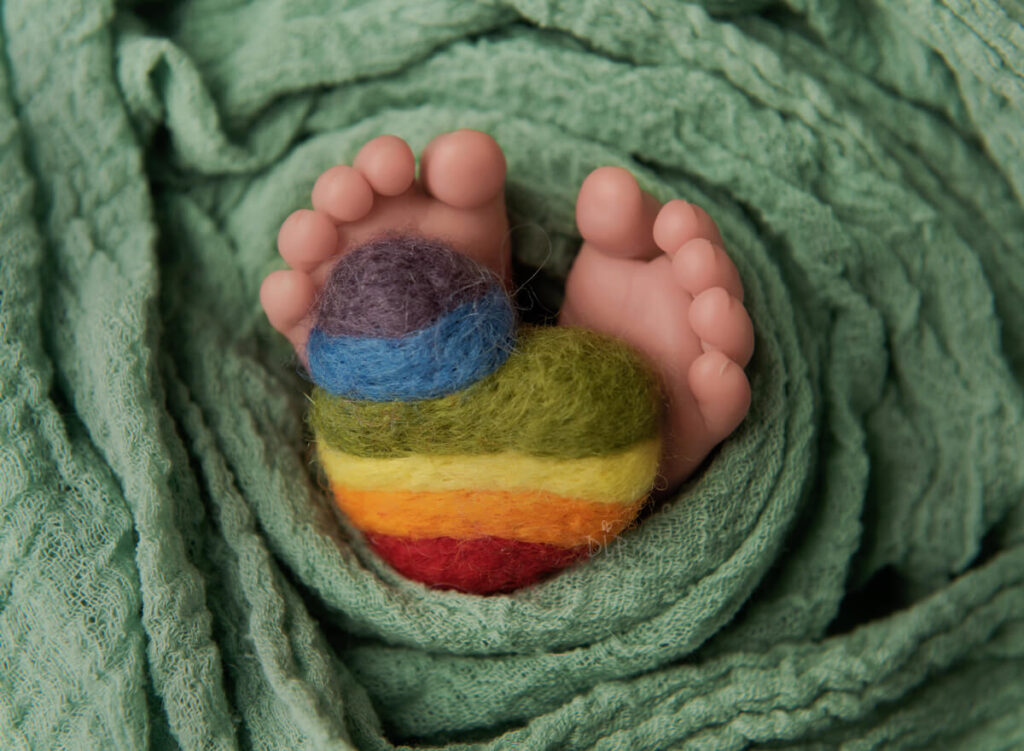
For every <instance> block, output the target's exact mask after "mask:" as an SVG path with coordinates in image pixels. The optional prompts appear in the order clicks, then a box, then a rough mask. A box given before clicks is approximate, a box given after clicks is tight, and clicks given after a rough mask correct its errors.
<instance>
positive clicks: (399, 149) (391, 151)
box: [352, 136, 416, 196]
mask: <svg viewBox="0 0 1024 751" xmlns="http://www.w3.org/2000/svg"><path fill="white" fill-rule="evenodd" d="M352 166H353V167H355V169H356V170H358V171H359V172H360V173H361V174H362V175H363V177H365V178H366V181H367V182H368V183H369V184H370V187H371V188H373V189H374V190H375V191H376V192H377V193H380V194H381V195H382V196H397V195H401V194H402V193H404V192H405V191H407V190H408V189H409V187H410V186H411V185H412V181H413V180H414V179H415V178H416V157H415V156H414V155H413V153H412V149H410V148H409V144H407V143H406V142H405V141H403V140H402V139H401V138H399V137H398V136H378V137H377V138H374V139H373V140H372V141H369V142H368V143H367V144H366V145H365V146H363V148H361V149H360V150H359V153H358V154H356V158H355V161H353V162H352Z"/></svg>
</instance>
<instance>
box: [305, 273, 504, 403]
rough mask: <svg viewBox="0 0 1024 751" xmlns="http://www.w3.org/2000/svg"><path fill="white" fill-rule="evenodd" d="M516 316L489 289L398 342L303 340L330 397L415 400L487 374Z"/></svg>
mask: <svg viewBox="0 0 1024 751" xmlns="http://www.w3.org/2000/svg"><path fill="white" fill-rule="evenodd" d="M515 325H516V320H515V312H514V311H513V310H512V306H511V304H510V302H509V299H508V296H507V295H506V294H505V292H504V290H501V289H492V290H490V291H488V292H487V293H486V294H484V295H483V296H482V297H478V298H477V299H475V300H470V301H469V302H466V303H463V304H462V305H460V306H458V307H457V308H455V309H454V310H452V311H450V312H448V313H445V314H444V315H442V316H441V317H439V318H438V319H437V320H436V321H434V323H432V324H431V325H430V326H427V327H426V328H423V329H420V330H419V331H415V332H413V333H411V334H407V335H405V336H402V337H397V338H390V337H389V338H383V337H380V338H378V337H362V336H329V335H328V334H325V333H324V332H323V331H321V330H320V329H319V328H314V329H313V331H312V332H311V333H310V335H309V343H308V344H307V346H306V354H307V356H308V358H309V369H310V374H311V375H312V377H313V380H314V381H315V382H316V383H317V385H318V386H320V387H321V388H324V389H326V390H327V391H329V392H331V393H332V394H338V395H339V396H344V397H347V398H349V399H359V400H363V401H376V402H384V401H414V400H418V399H433V398H436V397H439V396H444V395H445V394H451V393H453V392H455V391H459V390H461V389H463V388H465V387H466V386H469V385H470V384H472V383H474V382H476V381H478V380H480V379H481V378H483V377H484V376H486V375H488V374H490V373H492V372H494V371H495V370H497V369H498V368H500V367H501V366H502V364H504V362H505V360H506V359H508V356H509V354H510V353H511V351H512V348H513V347H514V346H515Z"/></svg>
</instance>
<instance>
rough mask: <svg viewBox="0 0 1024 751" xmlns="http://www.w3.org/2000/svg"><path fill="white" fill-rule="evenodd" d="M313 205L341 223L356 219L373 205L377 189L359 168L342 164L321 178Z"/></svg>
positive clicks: (366, 212)
mask: <svg viewBox="0 0 1024 751" xmlns="http://www.w3.org/2000/svg"><path fill="white" fill-rule="evenodd" d="M313 208H314V209H316V210H317V211H322V212H324V213H326V214H329V215H330V216H331V217H332V218H333V219H334V220H335V221H337V222H355V221H358V220H360V219H362V218H363V217H364V216H366V215H367V214H369V213H370V209H372V208H373V188H371V187H370V184H369V183H368V182H367V181H366V178H365V177H363V175H362V173H360V172H359V170H357V169H356V168H355V167H349V166H348V165H347V164H339V165H338V166H337V167H331V168H330V169H329V170H327V171H326V172H324V173H323V174H322V175H320V177H318V178H317V181H316V184H315V185H314V186H313Z"/></svg>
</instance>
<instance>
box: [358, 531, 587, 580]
mask: <svg viewBox="0 0 1024 751" xmlns="http://www.w3.org/2000/svg"><path fill="white" fill-rule="evenodd" d="M366 539H367V540H369V542H370V545H372V546H373V549H374V550H376V551H377V553H378V555H380V557H381V558H383V559H384V560H385V561H387V562H388V563H389V564H391V566H392V567H393V568H394V569H395V570H396V571H398V572H399V573H400V574H402V575H403V576H405V577H407V578H409V579H414V580H416V581H420V582H423V583H424V584H427V585H428V586H431V587H435V588H437V589H457V590H459V591H461V592H469V593H471V594H479V595H487V594H495V593H498V592H509V591H511V590H514V589H518V588H519V587H524V586H526V585H527V584H533V583H534V582H536V581H539V580H540V579H542V578H544V577H545V576H547V575H548V574H551V573H554V572H555V571H559V570H560V569H563V568H565V567H566V566H568V565H570V564H572V563H574V562H576V561H578V560H580V559H582V558H586V557H587V555H588V553H589V548H588V547H587V546H586V545H580V546H577V547H574V548H564V547H559V546H557V545H548V544H546V543H541V542H523V541H521V540H508V539H504V538H501V537H475V538H471V539H464V540H457V539H455V538H453V537H430V538H420V539H412V538H408V537H398V536H394V535H382V534H374V533H368V534H367V535H366Z"/></svg>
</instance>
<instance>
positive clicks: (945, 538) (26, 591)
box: [0, 0, 1024, 751]
mask: <svg viewBox="0 0 1024 751" xmlns="http://www.w3.org/2000/svg"><path fill="white" fill-rule="evenodd" d="M0 8H2V19H0V22H2V35H0V44H2V49H3V55H2V58H0V188H2V189H0V264H2V266H0V748H3V749H5V750H6V749H11V750H15V749H47V750H49V749H61V748H63V749H73V750H75V751H78V750H80V749H104V750H108V749H139V748H144V747H147V745H148V746H151V747H153V748H157V749H174V748H181V749H188V750H192V749H234V748H241V749H248V748H259V749H275V750H276V749H345V748H352V747H357V748H360V749H389V748H392V747H393V746H406V745H408V746H422V745H427V744H433V745H445V746H446V747H450V748H456V747H458V748H467V749H468V748H474V749H475V748H480V749H551V750H552V751H554V750H555V749H584V748H595V749H609V750H615V749H668V748H680V749H683V748H685V749H743V748H760V747H765V748H773V749H781V748H792V749H804V750H808V751H809V750H810V749H832V748H836V747H842V748H844V749H867V748H873V747H876V746H877V747H884V748H917V747H923V748H929V749H940V748H950V749H968V750H971V751H974V750H976V749H981V750H982V751H986V750H988V749H1009V748H1014V747H1020V746H1022V745H1024V419H1022V417H1024V415H1022V411H1024V398H1022V383H1024V27H1022V22H1024V5H1022V4H1021V3H1020V2H1019V1H1018V0H1013V2H1009V1H1007V2H1004V3H996V2H992V1H991V0H971V1H968V0H943V1H942V2H939V1H937V0H894V1H889V0H885V1H884V2H883V1H882V0H779V1H778V2H770V1H767V0H762V1H760V2H758V1H757V0H747V1H743V0H732V1H728V0H715V1H713V0H706V2H704V3H703V4H698V3H682V2H675V1H674V0H587V1H584V0H577V1H576V2H572V1H570V0H564V1H563V2H558V1H557V0H505V1H501V2H499V1H497V0H495V1H494V2H467V1H465V0H350V1H349V2H330V1H329V0H254V1H253V2H248V3H242V2H237V1H235V0H192V1H191V2H177V3H171V2H155V1H154V2H136V3H129V2H126V3H122V4H120V5H114V4H113V3H111V2H104V1H102V0H45V1H41V0H5V2H3V4H2V6H0ZM457 127H472V128H479V129H483V130H486V131H488V132H490V133H492V134H493V135H494V136H495V137H496V138H497V139H498V141H499V142H500V143H501V145H502V146H503V147H504V149H505V152H506V154H507V157H508V163H509V203H510V209H511V211H512V214H513V224H515V225H516V229H515V231H514V232H513V241H514V242H515V244H516V252H517V256H518V258H519V260H520V262H521V263H522V265H523V268H524V270H525V271H526V273H531V270H535V269H536V268H537V267H542V269H541V271H539V272H538V275H537V276H536V277H535V278H534V279H533V281H532V283H531V287H530V290H528V292H531V291H532V293H533V294H534V295H535V296H539V298H540V299H541V300H545V301H546V304H548V305H553V304H555V303H556V302H557V300H556V299H555V298H557V290H558V280H559V279H560V278H561V277H562V276H563V275H564V273H565V271H566V269H567V267H568V264H569V263H570V261H571V258H572V253H573V249H574V247H575V244H576V243H577V242H578V238H576V237H574V228H573V223H572V207H573V199H574V197H575V191H576V190H577V188H578V186H579V184H580V182H581V180H582V178H583V177H584V176H585V175H586V174H587V172H588V171H589V170H591V169H592V168H594V167H596V166H598V165H601V164H621V165H624V166H627V167H629V168H630V169H632V170H634V171H635V173H636V174H637V175H638V177H639V179H640V180H641V182H642V183H643V185H644V186H645V187H647V188H648V189H649V190H651V191H653V192H655V193H656V194H657V195H658V196H660V197H661V198H663V199H669V198H672V197H676V196H681V197H684V198H687V199H689V200H693V201H696V202H699V203H701V204H702V205H703V206H705V207H706V208H707V209H708V210H709V211H710V212H711V213H712V215H713V216H714V217H715V218H716V219H717V220H718V222H719V224H720V226H721V227H722V229H723V232H724V234H725V237H726V239H727V242H728V244H729V246H730V249H731V251H732V253H733V255H734V258H735V260H736V263H737V265H738V267H739V269H740V272H741V274H742V275H743V278H744V283H745V285H746V289H747V292H748V297H747V301H748V304H749V308H750V310H751V313H752V315H753V318H754V320H755V325H756V327H757V335H758V345H757V353H756V356H755V359H754V361H753V362H752V364H751V366H750V369H749V373H750V376H751V380H752V384H753V387H754V404H753V407H752V411H751V414H750V416H749V418H748V420H747V421H746V422H745V424H744V426H743V427H742V428H741V429H740V430H739V432H737V433H736V434H735V436H734V437H733V438H732V439H730V440H729V441H728V442H727V443H726V444H725V445H724V447H723V448H722V450H721V451H720V452H719V453H718V454H717V455H715V457H714V459H713V461H712V463H711V464H710V465H709V466H708V467H707V469H706V471H704V472H703V473H701V475H700V476H699V477H698V478H697V479H696V480H695V481H693V482H692V483H691V484H690V485H689V486H687V487H686V488H684V491H683V492H682V493H681V495H680V496H679V497H678V498H677V499H675V500H673V501H672V502H670V503H668V504H667V505H666V506H665V507H664V508H662V509H661V510H660V511H659V512H658V513H656V514H654V515H653V516H651V517H650V518H648V519H647V520H646V521H645V522H644V524H643V525H642V526H641V527H640V528H639V529H637V530H634V531H632V532H630V533H628V534H626V535H625V536H624V537H623V538H622V539H621V540H620V541H618V542H616V543H615V544H614V545H613V546H611V547H609V548H608V549H606V550H605V551H603V552H602V553H601V554H599V555H597V556H596V557H595V558H594V559H593V560H592V561H591V562H589V563H587V564H586V565H583V566H579V567H577V568H574V569H571V570H569V571H567V572H565V573H564V574H562V575H560V576H558V577H556V578H555V579H553V580H551V581H549V582H547V583H544V584H542V585H540V586H537V587H533V588H530V589H527V590H524V591H521V592H519V593H516V594H514V595H512V596H502V597H492V598H479V597H474V596H468V595H461V594H457V593H451V592H434V591H428V590H425V589H423V588H421V587H420V586H418V585H415V584H412V583H409V582H406V581H403V580H401V579H400V578H398V577H397V576H395V575H394V574H392V573H391V572H390V571H389V570H388V569H387V568H386V567H385V566H384V565H382V564H380V563H378V562H376V561H375V560H374V559H373V557H372V556H371V555H369V554H368V552H367V550H366V549H365V548H364V546H363V545H362V544H361V543H360V542H359V540H358V539H357V538H356V537H355V536H353V535H352V534H351V531H350V530H348V529H346V528H345V527H344V525H343V524H342V523H341V522H340V521H339V520H338V519H337V517H336V516H335V515H334V514H333V513H332V511H331V509H330V508H329V505H328V504H327V503H326V501H325V500H324V497H323V494H322V493H321V491H320V489H319V488H318V486H317V481H316V477H315V473H314V471H313V469H312V468H311V465H310V463H309V458H308V453H307V450H306V435H305V432H304V426H303V414H304V410H305V408H306V404H307V402H306V399H305V397H304V391H305V390H306V389H307V384H306V383H305V382H304V381H303V380H302V379H301V378H300V377H299V375H298V373H297V367H296V365H295V362H294V360H293V359H291V357H290V356H289V353H288V351H287V348H286V346H285V344H284V342H283V341H281V340H280V339H279V338H278V337H277V336H276V335H275V334H274V333H273V332H272V331H271V330H270V328H269V326H268V325H267V324H266V322H265V320H264V318H263V317H262V315H261V313H260V310H259V305H258V301H257V290H258V287H259V283H260V281H261V279H262V277H263V276H264V275H265V274H266V273H267V272H268V271H269V270H271V269H273V268H276V267H277V265H278V263H279V262H278V260H277V258H276V252H275V248H274V239H275V235H276V230H277V227H278V225H279V224H280V222H281V221H282V219H283V218H284V217H285V216H287V214H288V213H289V212H291V211H292V210H293V209H295V208H298V207H300V206H303V205H305V203H306V201H307V199H308V193H309V190H310V187H311V185H312V182H313V180H314V179H315V177H316V176H317V175H318V174H319V173H320V172H321V171H322V170H323V169H324V168H326V167H327V166H330V165H332V164H335V163H338V162H342V161H346V160H349V159H351V158H352V157H353V156H354V154H355V152H356V150H357V149H358V148H359V146H360V145H361V144H362V143H364V142H365V141H366V140H368V139H369V138H371V137H373V136H375V135H378V134H380V133H385V132H387V133H395V134H398V135H401V136H403V137H405V138H407V139H408V140H409V141H410V143H411V144H412V145H413V146H414V148H416V149H419V148H421V147H422V146H423V145H424V144H425V143H426V142H427V141H428V140H429V139H430V137H432V136H433V135H435V134H436V133H438V132H441V131H443V130H446V129H453V128H457ZM515 429H516V426H514V425H509V426H508V430H515Z"/></svg>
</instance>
